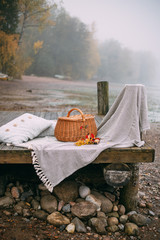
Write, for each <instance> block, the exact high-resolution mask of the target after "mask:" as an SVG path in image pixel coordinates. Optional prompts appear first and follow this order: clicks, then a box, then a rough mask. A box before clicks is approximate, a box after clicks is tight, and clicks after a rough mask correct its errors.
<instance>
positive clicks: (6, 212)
mask: <svg viewBox="0 0 160 240" xmlns="http://www.w3.org/2000/svg"><path fill="white" fill-rule="evenodd" d="M3 213H4V214H5V215H6V216H11V215H12V213H11V212H9V211H7V210H4V211H3Z"/></svg>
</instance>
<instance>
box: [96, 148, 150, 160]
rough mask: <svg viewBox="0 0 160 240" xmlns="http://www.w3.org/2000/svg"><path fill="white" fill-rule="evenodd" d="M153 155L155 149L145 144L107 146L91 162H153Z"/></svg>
mask: <svg viewBox="0 0 160 240" xmlns="http://www.w3.org/2000/svg"><path fill="white" fill-rule="evenodd" d="M154 156H155V150H154V149H153V148H151V147H149V146H147V145H145V147H143V148H138V147H133V148H108V149H106V150H104V151H103V152H102V153H101V154H100V155H99V156H98V158H96V159H95V161H94V162H93V163H94V164H98V163H137V162H153V161H154Z"/></svg>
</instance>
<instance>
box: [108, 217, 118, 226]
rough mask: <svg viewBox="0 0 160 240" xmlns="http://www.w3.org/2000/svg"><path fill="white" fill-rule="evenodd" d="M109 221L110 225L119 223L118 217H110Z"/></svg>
mask: <svg viewBox="0 0 160 240" xmlns="http://www.w3.org/2000/svg"><path fill="white" fill-rule="evenodd" d="M107 222H108V226H113V225H118V218H116V217H109V218H108V220H107Z"/></svg>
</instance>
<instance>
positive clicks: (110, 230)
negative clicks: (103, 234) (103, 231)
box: [107, 225, 119, 232]
mask: <svg viewBox="0 0 160 240" xmlns="http://www.w3.org/2000/svg"><path fill="white" fill-rule="evenodd" d="M107 230H108V231H109V232H117V231H118V230H119V228H118V226H117V225H112V226H110V227H107Z"/></svg>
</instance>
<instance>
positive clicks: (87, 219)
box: [0, 180, 160, 240]
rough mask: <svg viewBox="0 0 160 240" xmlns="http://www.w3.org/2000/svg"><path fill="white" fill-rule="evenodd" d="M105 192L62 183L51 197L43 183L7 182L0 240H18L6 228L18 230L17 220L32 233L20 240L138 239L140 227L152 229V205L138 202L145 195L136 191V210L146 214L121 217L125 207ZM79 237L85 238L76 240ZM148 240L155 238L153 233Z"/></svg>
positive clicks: (1, 203)
mask: <svg viewBox="0 0 160 240" xmlns="http://www.w3.org/2000/svg"><path fill="white" fill-rule="evenodd" d="M106 190H107V188H106ZM106 190H105V191H100V190H97V189H92V188H90V187H88V186H86V185H84V184H80V183H77V182H76V181H74V180H65V181H63V182H62V183H60V184H59V185H58V186H56V187H55V188H54V191H53V193H52V194H51V193H50V192H49V191H48V190H47V189H46V188H45V186H44V185H43V184H35V185H34V187H33V185H32V187H31V186H30V185H29V184H27V183H23V184H22V183H20V182H19V181H16V182H15V183H9V184H7V187H6V189H5V193H4V196H1V197H0V208H1V218H0V236H1V239H5V240H7V239H16V240H18V239H20V238H18V237H17V234H16V232H14V233H13V232H12V236H9V235H8V233H7V228H8V227H7V224H6V222H7V223H11V225H12V228H13V229H14V228H15V227H17V231H18V230H19V226H18V225H17V224H16V222H17V221H19V218H21V221H22V222H23V223H24V225H25V230H27V229H26V228H28V231H30V230H31V229H32V231H31V233H30V232H28V236H26V237H25V238H21V239H55V238H57V239H103V240H109V239H123V240H124V239H142V238H141V233H140V232H143V230H144V229H145V228H150V229H152V224H153V222H154V220H155V219H157V220H158V218H159V217H160V215H159V213H157V212H154V211H152V207H153V205H152V203H150V202H149V201H147V200H145V201H144V199H145V198H144V196H145V195H144V194H143V193H142V192H140V198H141V197H142V198H143V201H140V202H139V207H140V209H146V213H145V214H143V213H141V211H132V212H126V209H125V206H123V205H122V204H120V203H119V191H118V190H117V189H114V188H109V190H110V191H106ZM157 214H158V215H157ZM3 218H5V221H4V222H3V221H2V219H3ZM37 223H38V224H40V226H43V229H44V232H43V234H42V233H41V234H40V235H39V234H37V235H35V234H34V232H33V227H34V226H35V225H37ZM32 225H33V227H32ZM2 226H3V228H2ZM10 227H11V226H10ZM45 227H46V229H45ZM13 229H12V230H13ZM47 229H50V231H47ZM41 230H42V229H41V228H40V232H41ZM46 231H47V233H46ZM78 234H80V235H78ZM81 234H82V235H81ZM84 235H85V236H86V238H83V237H82V238H79V236H84ZM44 236H45V237H44ZM93 237H94V238H93ZM156 237H157V238H156ZM154 239H158V229H157V230H156V231H155V233H154Z"/></svg>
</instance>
